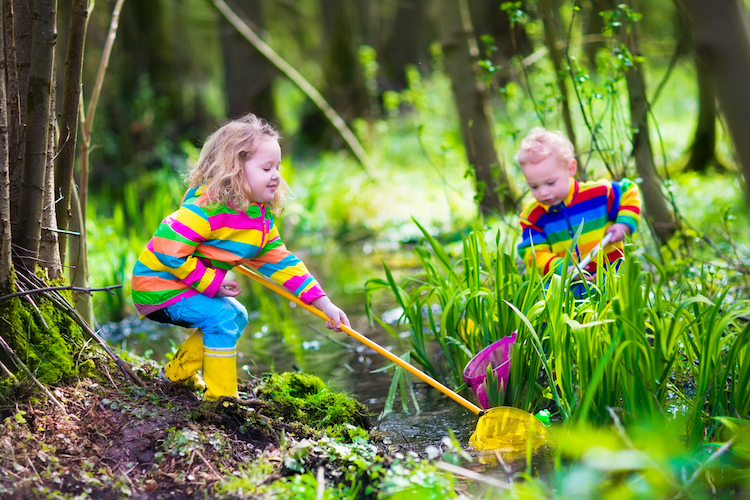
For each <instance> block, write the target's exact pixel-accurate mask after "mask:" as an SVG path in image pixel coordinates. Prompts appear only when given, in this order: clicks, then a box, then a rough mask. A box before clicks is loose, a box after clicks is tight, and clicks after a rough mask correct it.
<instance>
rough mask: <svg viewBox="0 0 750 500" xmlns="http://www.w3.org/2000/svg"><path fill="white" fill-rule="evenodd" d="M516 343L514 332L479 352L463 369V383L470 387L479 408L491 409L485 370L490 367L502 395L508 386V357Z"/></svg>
mask: <svg viewBox="0 0 750 500" xmlns="http://www.w3.org/2000/svg"><path fill="white" fill-rule="evenodd" d="M515 341H516V332H513V333H512V334H511V335H509V336H507V337H504V338H502V339H500V340H498V341H497V342H493V343H492V344H490V345H488V346H487V347H485V348H484V349H482V350H481V351H479V352H478V353H477V354H476V355H475V356H474V357H473V358H471V360H470V361H469V362H468V363H467V365H466V368H464V373H463V376H464V382H466V385H468V386H469V387H471V390H472V392H473V393H474V397H475V398H476V400H477V403H478V404H479V406H481V407H482V408H484V409H488V408H491V407H492V405H491V404H490V401H489V398H488V396H487V389H486V387H485V380H486V379H487V368H488V367H489V366H491V367H492V368H491V369H492V373H493V374H494V377H493V378H495V379H497V384H498V390H499V392H500V393H503V391H504V390H505V387H507V385H508V375H510V357H511V353H512V351H513V343H514V342H515Z"/></svg>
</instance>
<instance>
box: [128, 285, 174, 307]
mask: <svg viewBox="0 0 750 500" xmlns="http://www.w3.org/2000/svg"><path fill="white" fill-rule="evenodd" d="M184 291H185V289H184V288H181V289H179V290H163V291H161V292H154V291H147V290H133V302H135V303H136V304H144V305H157V304H163V303H164V302H166V301H168V300H169V299H171V298H172V297H174V296H175V295H179V294H181V293H182V292H184Z"/></svg>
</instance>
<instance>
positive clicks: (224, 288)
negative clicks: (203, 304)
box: [216, 280, 242, 297]
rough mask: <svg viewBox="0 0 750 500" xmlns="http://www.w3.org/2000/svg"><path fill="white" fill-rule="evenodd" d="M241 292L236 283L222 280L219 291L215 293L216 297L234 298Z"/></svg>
mask: <svg viewBox="0 0 750 500" xmlns="http://www.w3.org/2000/svg"><path fill="white" fill-rule="evenodd" d="M240 292H242V288H240V286H239V285H238V284H237V282H236V281H232V280H223V281H222V282H221V286H220V287H219V291H218V292H216V296H217V297H236V296H238V295H239V294H240Z"/></svg>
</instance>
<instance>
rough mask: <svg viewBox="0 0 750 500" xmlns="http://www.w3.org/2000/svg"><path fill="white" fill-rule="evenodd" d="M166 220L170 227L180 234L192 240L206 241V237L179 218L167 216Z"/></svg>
mask: <svg viewBox="0 0 750 500" xmlns="http://www.w3.org/2000/svg"><path fill="white" fill-rule="evenodd" d="M165 222H166V223H167V224H168V225H169V227H171V228H172V230H173V231H174V232H175V233H177V234H179V235H180V236H182V237H183V238H187V239H188V240H190V241H206V238H204V237H203V236H202V235H201V234H200V233H196V232H195V231H194V230H193V229H191V228H190V227H189V226H186V225H185V224H183V223H182V222H180V221H178V220H177V219H172V218H170V217H167V218H166V219H165Z"/></svg>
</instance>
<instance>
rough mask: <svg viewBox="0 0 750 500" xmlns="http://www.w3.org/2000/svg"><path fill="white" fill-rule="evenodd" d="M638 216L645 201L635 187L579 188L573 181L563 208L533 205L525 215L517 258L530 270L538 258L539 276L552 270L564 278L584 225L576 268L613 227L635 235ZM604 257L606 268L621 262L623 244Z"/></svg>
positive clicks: (627, 183)
mask: <svg viewBox="0 0 750 500" xmlns="http://www.w3.org/2000/svg"><path fill="white" fill-rule="evenodd" d="M640 214H641V197H640V193H639V192H638V187H637V186H636V185H635V183H634V182H633V181H631V180H629V179H623V180H621V181H617V182H610V181H607V180H599V181H590V182H584V183H579V182H578V181H576V180H575V179H573V178H571V179H570V191H569V192H568V196H567V197H566V198H565V200H563V202H562V203H560V204H559V205H555V206H547V205H543V204H542V203H539V202H538V201H533V202H531V203H529V204H528V205H527V206H526V208H524V210H523V212H521V216H520V223H521V229H522V238H521V242H520V243H519V244H518V255H519V256H521V258H522V259H523V261H524V262H525V263H526V266H527V268H530V267H531V265H532V263H533V258H534V253H536V265H537V268H538V269H539V272H540V273H542V274H545V275H546V274H547V273H548V272H550V270H553V271H554V272H555V273H556V274H560V273H561V269H562V263H563V257H564V256H565V253H566V252H567V250H568V248H570V246H571V243H572V242H573V237H574V236H575V234H576V232H577V231H578V228H579V226H580V225H581V224H583V231H582V232H581V236H580V238H579V239H578V245H577V246H576V248H575V249H574V250H573V260H575V261H576V262H578V261H580V260H581V259H582V258H584V257H585V256H586V255H587V254H588V253H589V252H590V251H591V249H593V248H594V247H595V246H596V244H597V243H599V241H601V239H602V238H603V237H604V234H605V232H606V231H607V228H609V227H610V226H611V225H612V224H615V223H622V224H626V225H627V226H628V227H630V230H631V234H632V233H633V232H635V230H636V228H637V227H638V222H639V220H640ZM532 243H533V249H532ZM604 252H605V255H606V257H607V258H606V259H604V262H610V263H611V262H614V261H615V260H617V259H618V258H620V257H622V256H623V251H622V242H617V243H610V244H609V245H607V246H606V247H605V248H604ZM587 270H588V271H589V272H595V271H596V263H594V262H592V263H591V264H590V265H589V266H588V267H587Z"/></svg>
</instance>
